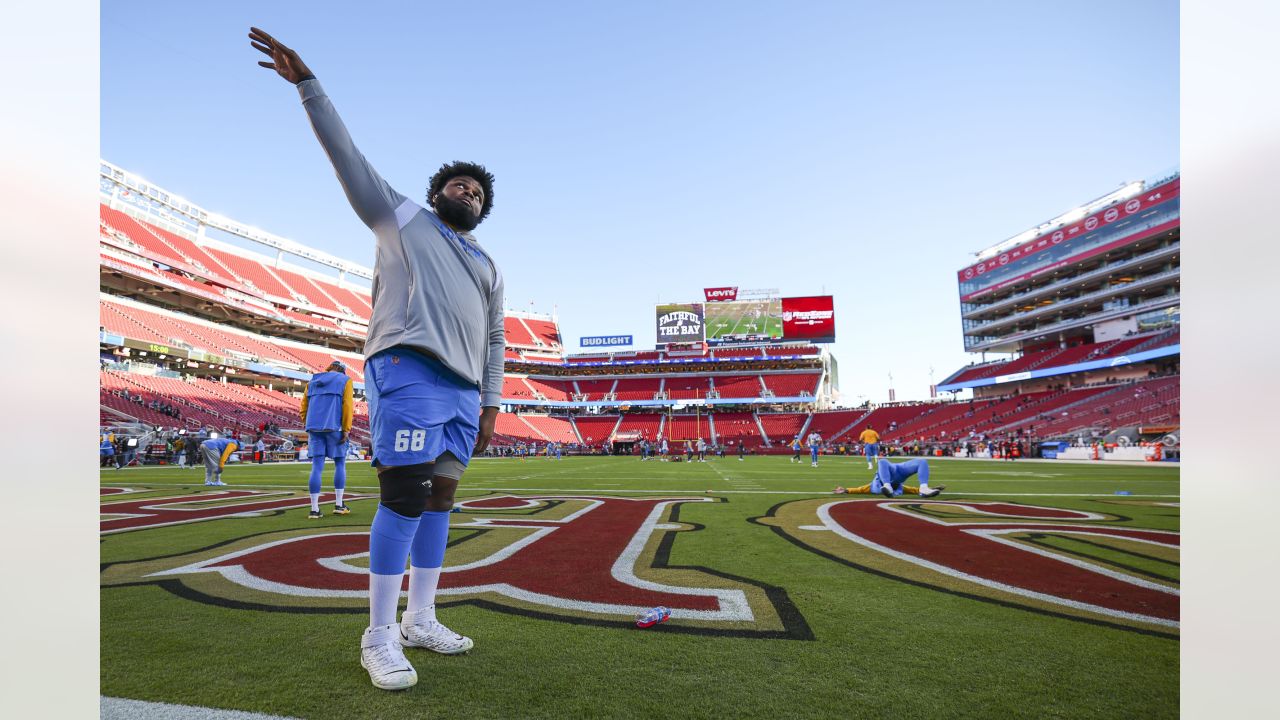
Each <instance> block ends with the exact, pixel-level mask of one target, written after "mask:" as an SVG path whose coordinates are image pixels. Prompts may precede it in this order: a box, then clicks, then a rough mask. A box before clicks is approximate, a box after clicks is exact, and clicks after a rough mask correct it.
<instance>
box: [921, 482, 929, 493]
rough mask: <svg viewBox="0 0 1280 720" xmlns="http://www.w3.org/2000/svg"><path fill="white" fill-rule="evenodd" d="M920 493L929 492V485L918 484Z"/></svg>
mask: <svg viewBox="0 0 1280 720" xmlns="http://www.w3.org/2000/svg"><path fill="white" fill-rule="evenodd" d="M920 492H921V493H927V492H929V483H920Z"/></svg>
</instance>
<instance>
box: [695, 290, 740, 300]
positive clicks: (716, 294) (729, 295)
mask: <svg viewBox="0 0 1280 720" xmlns="http://www.w3.org/2000/svg"><path fill="white" fill-rule="evenodd" d="M702 294H703V295H706V297H707V302H727V301H730V300H737V299H738V288H737V287H718V288H703V289H702Z"/></svg>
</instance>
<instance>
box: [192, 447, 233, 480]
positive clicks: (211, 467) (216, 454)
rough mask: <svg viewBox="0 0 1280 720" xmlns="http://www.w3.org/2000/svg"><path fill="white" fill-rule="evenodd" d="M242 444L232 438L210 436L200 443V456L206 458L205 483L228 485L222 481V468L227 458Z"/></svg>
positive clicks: (225, 464)
mask: <svg viewBox="0 0 1280 720" xmlns="http://www.w3.org/2000/svg"><path fill="white" fill-rule="evenodd" d="M239 447H240V444H239V443H237V442H236V441H235V440H232V439H231V438H210V439H208V440H205V441H204V442H202V443H200V456H201V457H202V458H203V459H204V484H205V485H226V483H224V482H222V469H223V468H224V467H226V466H227V459H228V458H230V457H231V453H233V452H235V451H236V449H237V448H239Z"/></svg>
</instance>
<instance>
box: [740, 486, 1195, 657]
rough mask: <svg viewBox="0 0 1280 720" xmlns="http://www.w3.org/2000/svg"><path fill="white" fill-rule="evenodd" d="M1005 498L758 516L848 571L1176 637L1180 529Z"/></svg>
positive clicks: (819, 507) (790, 509)
mask: <svg viewBox="0 0 1280 720" xmlns="http://www.w3.org/2000/svg"><path fill="white" fill-rule="evenodd" d="M1124 520H1126V518H1123V517H1120V516H1117V515H1111V514H1103V513H1093V512H1084V511H1079V510H1064V509H1060V508H1048V507H1038V506H1034V505H1016V504H1012V503H1001V502H970V501H953V502H940V501H929V500H893V501H873V500H831V499H830V498H824V499H816V500H799V501H795V502H789V503H783V504H780V505H777V506H775V507H774V508H772V509H771V510H770V511H769V514H768V515H767V516H765V517H762V518H755V519H754V521H755V522H757V523H760V524H763V525H767V526H770V527H772V528H773V529H774V531H775V532H777V533H778V534H780V535H782V536H783V537H785V538H786V539H788V540H790V541H791V542H793V543H795V544H796V545H799V546H800V547H803V548H805V549H807V550H810V551H812V552H815V553H817V554H819V555H822V556H824V557H827V558H829V559H831V560H835V561H837V562H840V563H843V564H845V565H848V566H851V567H854V568H857V569H860V570H864V571H867V572H871V573H874V574H877V575H881V576H885V577H891V578H895V579H898V580H902V581H905V582H908V583H911V584H915V585H920V586H925V587H930V588H933V589H937V590H942V591H946V592H950V593H953V594H957V595H962V596H965V597H970V598H974V599H979V600H985V601H988V602H995V603H999V604H1002V605H1008V606H1016V607H1022V608H1024V609H1028V610H1032V611H1035V612H1041V613H1046V614H1051V615H1060V616H1065V617H1071V618H1075V619H1079V620H1085V621H1089V622H1094V623H1100V624H1106V625H1113V626H1118V627H1123V628H1126V629H1132V630H1138V631H1141V632H1146V633H1149V634H1156V635H1164V636H1171V637H1176V636H1177V633H1178V626H1179V624H1178V618H1179V590H1178V559H1179V535H1178V533H1176V532H1169V531H1161V530H1149V529H1145V528H1135V527H1124V526H1119V525H1117V524H1116V523H1118V522H1123V521H1124Z"/></svg>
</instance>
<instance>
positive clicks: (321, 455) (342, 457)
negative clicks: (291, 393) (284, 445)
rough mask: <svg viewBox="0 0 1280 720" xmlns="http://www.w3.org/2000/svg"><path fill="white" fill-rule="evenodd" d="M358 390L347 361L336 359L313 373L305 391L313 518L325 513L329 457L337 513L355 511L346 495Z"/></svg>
mask: <svg viewBox="0 0 1280 720" xmlns="http://www.w3.org/2000/svg"><path fill="white" fill-rule="evenodd" d="M354 392H355V390H354V384H353V383H352V382H351V378H349V377H347V366H346V364H345V363H343V362H342V361H341V360H334V361H333V362H331V363H329V367H327V368H325V370H324V372H318V373H316V374H315V375H312V376H311V381H310V382H308V383H307V388H306V390H305V391H304V392H303V393H302V408H301V413H302V424H303V427H304V428H305V429H306V431H307V444H308V446H309V447H310V451H311V478H310V480H309V481H308V483H307V492H309V493H310V494H311V511H310V512H308V513H307V518H309V519H311V520H317V519H319V518H320V517H321V513H320V481H321V478H322V476H323V474H324V459H325V458H333V494H334V500H333V514H334V515H346V514H348V513H350V512H351V508H349V507H347V506H346V505H345V504H343V502H342V495H343V493H344V492H345V491H346V488H347V434H348V433H350V432H351V422H352V420H353V419H354V418H355V395H354Z"/></svg>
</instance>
